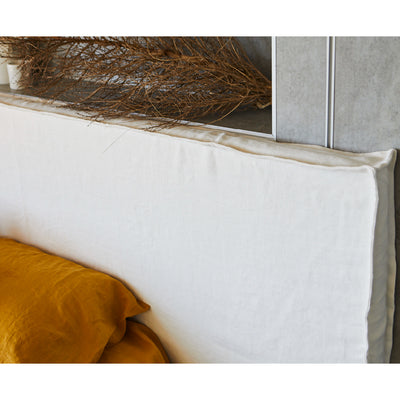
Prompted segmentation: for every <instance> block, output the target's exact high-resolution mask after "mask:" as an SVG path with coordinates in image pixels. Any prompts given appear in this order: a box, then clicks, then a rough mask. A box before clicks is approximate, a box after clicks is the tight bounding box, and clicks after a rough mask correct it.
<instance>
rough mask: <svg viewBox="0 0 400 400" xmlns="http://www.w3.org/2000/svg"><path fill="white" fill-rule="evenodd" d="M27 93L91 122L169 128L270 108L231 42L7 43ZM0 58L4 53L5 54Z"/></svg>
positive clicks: (258, 78) (259, 77)
mask: <svg viewBox="0 0 400 400" xmlns="http://www.w3.org/2000/svg"><path fill="white" fill-rule="evenodd" d="M0 44H5V45H7V46H8V51H7V54H3V56H7V57H9V58H14V59H20V60H22V65H21V70H22V72H23V82H22V84H23V86H24V87H25V88H26V89H25V91H26V92H28V93H30V94H33V95H35V96H40V97H45V98H49V99H53V100H62V101H64V102H67V106H68V107H71V108H74V109H77V110H81V111H87V112H90V115H92V116H93V118H114V117H129V118H140V117H141V115H145V116H146V117H147V118H148V117H154V118H156V119H159V118H162V119H165V118H167V119H168V122H167V124H171V123H172V124H173V123H176V122H178V121H182V120H193V119H197V118H201V117H204V116H207V115H210V114H212V115H217V116H218V119H222V118H224V117H225V116H226V115H228V114H230V113H231V112H233V111H234V110H236V109H239V108H240V109H244V108H255V107H256V108H265V107H267V106H269V105H270V104H271V82H270V81H269V80H268V79H267V78H266V77H265V76H264V75H263V74H262V73H261V72H259V71H258V70H257V68H256V67H255V66H254V65H253V64H252V63H251V61H250V60H249V58H248V57H247V55H246V53H245V52H244V50H243V49H242V47H241V46H240V44H239V43H238V41H236V40H235V39H234V38H221V37H25V38H22V37H3V38H0ZM0 55H1V54H0Z"/></svg>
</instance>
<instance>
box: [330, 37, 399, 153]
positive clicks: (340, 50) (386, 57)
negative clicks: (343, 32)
mask: <svg viewBox="0 0 400 400" xmlns="http://www.w3.org/2000/svg"><path fill="white" fill-rule="evenodd" d="M399 71H400V38H391V37H361V38H360V37H351V38H347V37H339V38H336V79H335V148H338V149H343V150H350V151H357V152H363V151H377V150H386V149H389V148H392V147H397V148H400V74H399Z"/></svg>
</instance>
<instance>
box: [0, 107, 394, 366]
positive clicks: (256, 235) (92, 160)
mask: <svg viewBox="0 0 400 400" xmlns="http://www.w3.org/2000/svg"><path fill="white" fill-rule="evenodd" d="M31 108H33V106H32V107H31V106H30V105H29V104H24V108H22V107H17V106H15V105H6V104H0V121H1V123H0V235H3V236H9V237H12V238H15V239H17V240H20V241H23V242H25V243H29V244H32V245H36V246H39V247H41V248H42V249H44V250H47V251H49V252H52V253H56V254H58V255H61V256H64V257H67V258H70V259H73V260H74V261H76V262H79V263H82V264H84V265H87V266H90V267H93V268H97V269H100V270H102V271H105V272H108V273H110V274H112V275H114V276H116V277H118V278H119V279H121V280H123V281H124V282H125V283H126V284H127V285H128V286H129V287H131V288H132V289H133V290H134V291H135V293H136V294H137V295H139V296H140V297H141V298H143V300H145V301H146V302H148V303H149V304H150V305H151V306H152V310H151V311H150V312H148V313H145V314H143V316H142V317H141V320H142V321H143V322H144V323H146V324H147V325H148V326H150V327H151V328H153V329H154V330H155V331H156V333H157V334H158V335H159V337H160V339H161V341H162V342H163V344H164V346H165V347H166V350H167V352H168V354H169V356H170V357H171V359H172V360H173V361H176V362H219V363H227V362H247V363H255V362H261V363H275V362H316V363H317V362H330V363H335V362H367V361H368V362H387V361H389V357H390V350H391V344H392V325H393V308H394V299H393V296H394V281H395V253H394V205H393V167H394V162H395V152H394V151H393V150H389V151H386V152H378V153H371V154H362V155H359V154H352V153H345V152H339V151H333V150H328V149H324V148H321V147H318V146H306V145H294V144H281V143H275V142H273V141H272V140H267V139H260V138H252V137H246V136H236V135H234V134H224V133H223V132H221V131H213V130H212V129H202V128H193V127H179V128H175V129H173V130H168V131H166V132H164V133H154V132H153V133H151V132H147V131H144V130H142V129H140V128H139V127H138V126H139V125H138V123H134V124H133V126H136V128H135V127H133V128H132V127H129V126H126V124H125V123H123V122H121V121H116V123H115V124H110V123H107V124H104V123H89V122H88V121H87V120H84V119H80V118H77V117H76V116H73V115H62V114H61V112H60V111H57V113H55V112H52V111H54V110H52V109H51V107H50V108H48V109H47V111H46V112H43V111H38V110H33V109H31ZM41 109H42V110H43V109H44V106H43V107H41ZM70 114H71V113H70ZM135 124H136V125H135Z"/></svg>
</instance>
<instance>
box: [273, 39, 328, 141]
mask: <svg viewBox="0 0 400 400" xmlns="http://www.w3.org/2000/svg"><path fill="white" fill-rule="evenodd" d="M276 49H277V51H276V64H277V76H276V80H277V83H276V86H277V92H276V93H277V100H276V107H277V126H276V133H277V139H278V140H279V141H290V142H298V143H311V144H319V145H324V143H325V113H326V110H325V103H326V102H325V100H326V38H324V37H278V38H277V41H276Z"/></svg>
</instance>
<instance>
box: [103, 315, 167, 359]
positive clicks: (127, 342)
mask: <svg viewBox="0 0 400 400" xmlns="http://www.w3.org/2000/svg"><path fill="white" fill-rule="evenodd" d="M167 362H169V359H168V356H167V354H166V352H165V350H164V348H163V346H162V344H161V342H160V339H159V338H158V337H157V335H156V334H155V333H154V332H153V331H152V330H151V329H150V328H148V327H147V326H146V325H143V324H140V323H138V322H135V321H129V320H128V321H127V322H126V333H125V336H124V338H123V339H122V340H121V341H120V342H119V343H117V344H114V345H107V347H106V348H105V350H104V352H103V354H102V356H101V358H100V360H99V363H118V364H122V363H140V364H144V363H153V364H155V363H167Z"/></svg>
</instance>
